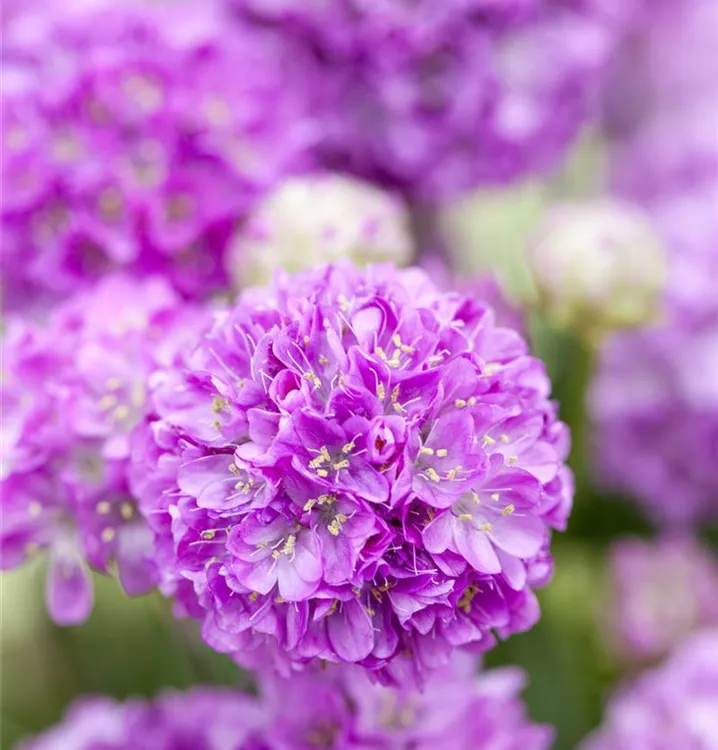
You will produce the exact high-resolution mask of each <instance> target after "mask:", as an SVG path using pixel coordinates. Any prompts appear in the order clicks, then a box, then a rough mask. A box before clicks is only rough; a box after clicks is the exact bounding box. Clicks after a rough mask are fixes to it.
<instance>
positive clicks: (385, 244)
mask: <svg viewBox="0 0 718 750" xmlns="http://www.w3.org/2000/svg"><path fill="white" fill-rule="evenodd" d="M412 254H413V247H412V241H411V235H410V230H409V217H408V213H407V211H406V209H405V207H404V205H403V203H402V202H401V201H400V200H399V199H397V198H396V197H394V196H393V195H390V194H387V193H385V192H383V191H381V190H378V189H377V188H375V187H372V186H370V185H368V184H366V183H363V182H361V181H359V180H355V179H352V178H350V177H345V176H343V175H337V174H326V173H325V174H318V175H305V176H300V177H293V178H290V179H288V180H287V181H285V182H284V183H282V184H281V185H280V186H279V187H278V188H277V190H275V191H274V192H273V193H271V194H270V195H269V196H268V197H267V198H266V200H265V201H264V202H263V203H261V204H260V206H259V207H258V209H257V210H256V211H255V212H254V214H252V215H251V216H250V218H249V219H248V220H247V222H246V224H244V226H243V227H242V228H241V230H240V232H239V234H238V235H237V237H236V238H235V241H234V242H233V244H232V247H231V248H230V250H229V254H228V261H227V268H228V272H229V274H230V276H231V278H232V279H233V281H234V285H235V287H236V288H237V289H241V288H243V287H245V286H247V285H254V284H263V283H266V282H267V281H269V280H270V279H271V278H272V276H273V275H274V272H275V271H276V270H277V269H283V270H286V271H290V272H295V271H300V270H303V269H308V268H312V267H314V266H318V265H322V264H324V263H332V262H335V261H337V260H341V259H342V258H349V259H351V260H352V261H354V263H356V264H357V265H365V264H367V263H377V262H381V261H393V262H394V263H395V264H397V265H403V264H405V263H407V262H408V261H409V260H410V259H411V256H412Z"/></svg>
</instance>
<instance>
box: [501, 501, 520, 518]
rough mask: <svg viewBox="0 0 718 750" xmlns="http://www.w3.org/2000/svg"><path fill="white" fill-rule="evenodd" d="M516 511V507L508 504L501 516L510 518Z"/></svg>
mask: <svg viewBox="0 0 718 750" xmlns="http://www.w3.org/2000/svg"><path fill="white" fill-rule="evenodd" d="M515 510H516V506H515V505H514V504H513V503H509V505H507V506H506V507H505V508H504V509H503V510H502V511H501V515H502V516H510V515H511V514H512V513H513V512H514V511H515Z"/></svg>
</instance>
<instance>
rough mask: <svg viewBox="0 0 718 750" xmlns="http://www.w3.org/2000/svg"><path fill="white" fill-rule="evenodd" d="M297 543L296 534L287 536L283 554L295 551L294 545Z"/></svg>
mask: <svg viewBox="0 0 718 750" xmlns="http://www.w3.org/2000/svg"><path fill="white" fill-rule="evenodd" d="M296 543H297V537H296V536H294V534H290V535H289V536H288V537H287V541H286V542H285V543H284V547H282V554H284V555H291V554H292V553H293V552H294V545H295V544H296Z"/></svg>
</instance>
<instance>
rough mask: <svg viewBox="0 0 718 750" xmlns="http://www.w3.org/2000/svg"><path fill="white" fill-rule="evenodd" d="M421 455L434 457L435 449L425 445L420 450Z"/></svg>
mask: <svg viewBox="0 0 718 750" xmlns="http://www.w3.org/2000/svg"><path fill="white" fill-rule="evenodd" d="M419 453H423V454H424V455H426V456H433V455H434V449H433V448H427V447H426V446H425V445H422V446H421V448H419Z"/></svg>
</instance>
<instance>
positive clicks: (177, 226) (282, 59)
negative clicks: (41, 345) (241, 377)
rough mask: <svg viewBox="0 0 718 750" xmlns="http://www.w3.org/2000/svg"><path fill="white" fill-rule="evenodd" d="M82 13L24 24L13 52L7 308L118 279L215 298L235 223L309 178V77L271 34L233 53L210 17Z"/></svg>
mask: <svg viewBox="0 0 718 750" xmlns="http://www.w3.org/2000/svg"><path fill="white" fill-rule="evenodd" d="M78 5H79V6H82V5H83V4H73V3H72V2H60V3H59V5H58V7H57V8H56V7H55V6H54V5H53V7H52V8H51V9H50V10H47V9H39V10H32V9H27V10H26V12H25V13H23V14H20V15H18V17H16V18H15V19H14V22H13V24H12V26H11V27H10V28H9V32H8V34H7V38H6V39H4V40H3V41H4V44H3V79H4V80H7V81H8V85H7V86H5V85H4V86H3V94H2V112H3V131H4V133H3V141H2V161H3V187H4V191H3V192H4V196H3V206H2V212H1V217H0V218H1V219H2V237H3V263H2V271H3V278H4V289H5V291H6V292H7V294H6V300H5V304H6V306H8V307H11V308H12V307H21V308H27V307H28V306H29V304H30V303H31V302H32V303H33V304H37V303H38V296H39V300H40V301H43V300H45V299H47V298H49V299H50V300H52V299H57V298H60V297H64V296H66V295H67V294H69V293H71V292H72V291H74V290H76V289H77V288H79V287H80V286H82V285H83V284H86V283H87V282H88V281H91V280H94V279H97V278H99V277H100V276H102V275H103V274H104V273H106V272H107V271H108V270H110V269H113V268H115V269H116V268H122V269H127V270H131V271H132V272H134V273H138V274H143V275H146V274H154V273H160V274H163V275H164V276H166V277H167V279H168V280H169V281H170V282H171V283H172V285H173V286H174V287H175V288H176V289H177V290H178V291H180V292H181V293H182V294H183V295H186V296H190V297H206V296H208V295H209V294H211V293H212V292H215V291H217V290H219V289H221V288H222V287H224V286H226V284H227V278H226V273H225V270H224V266H223V253H224V249H225V247H226V245H227V243H228V241H229V239H230V237H231V234H232V232H233V228H234V224H235V222H237V221H239V220H242V219H243V218H244V216H245V215H246V213H247V212H248V211H249V210H250V209H251V208H252V207H253V205H254V203H255V202H256V200H257V198H258V197H259V196H260V195H262V194H263V192H264V191H265V190H266V189H267V188H268V187H270V186H272V185H273V184H274V183H275V182H276V180H277V179H279V178H280V177H281V176H282V175H284V174H286V173H287V171H290V170H293V169H296V168H300V167H301V166H302V165H303V164H304V163H305V157H306V147H307V146H308V145H309V144H310V143H311V142H312V140H313V138H314V135H313V126H312V124H311V120H310V118H309V117H308V115H307V110H308V107H309V105H310V101H311V96H310V95H309V93H308V92H309V89H308V88H307V83H308V78H309V70H310V68H311V66H310V65H309V63H304V62H301V61H302V60H304V58H303V57H302V54H301V51H299V50H297V49H294V48H292V46H291V44H289V43H288V42H286V41H281V40H278V39H277V38H276V37H275V36H274V35H272V33H271V32H265V31H262V30H261V29H257V28H255V29H252V30H251V31H250V30H249V29H244V30H243V29H242V28H240V27H237V28H235V29H234V30H233V34H232V36H231V39H228V38H227V36H226V34H225V33H224V32H223V24H222V22H221V20H220V19H219V18H218V17H217V14H216V13H214V12H213V11H212V4H210V3H196V4H194V5H190V7H183V10H182V13H180V14H177V13H176V12H175V11H174V9H172V8H169V7H165V6H157V7H149V6H148V7H142V5H139V6H138V5H134V7H133V6H126V5H125V4H124V3H113V2H109V3H100V4H99V6H98V5H97V4H95V5H93V4H92V3H90V4H89V5H90V6H91V7H84V8H83V7H78ZM98 29H102V33H98ZM289 61H291V64H290V63H289Z"/></svg>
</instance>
